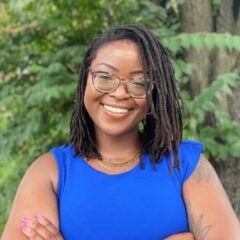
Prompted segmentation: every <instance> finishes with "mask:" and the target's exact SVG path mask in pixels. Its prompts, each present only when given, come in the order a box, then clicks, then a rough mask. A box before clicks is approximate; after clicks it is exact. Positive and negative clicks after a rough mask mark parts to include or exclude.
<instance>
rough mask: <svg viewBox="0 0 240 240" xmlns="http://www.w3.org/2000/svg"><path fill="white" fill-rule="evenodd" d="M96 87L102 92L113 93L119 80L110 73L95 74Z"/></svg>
mask: <svg viewBox="0 0 240 240" xmlns="http://www.w3.org/2000/svg"><path fill="white" fill-rule="evenodd" d="M93 83H94V87H95V88H96V89H97V90H99V91H101V92H111V91H113V90H115V89H116V88H117V86H118V79H116V78H115V77H113V76H111V75H110V74H108V73H101V72H97V73H94V82H93Z"/></svg>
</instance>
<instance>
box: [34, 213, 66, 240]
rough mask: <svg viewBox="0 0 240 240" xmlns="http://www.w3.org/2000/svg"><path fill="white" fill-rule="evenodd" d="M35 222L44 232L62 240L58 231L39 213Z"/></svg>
mask: <svg viewBox="0 0 240 240" xmlns="http://www.w3.org/2000/svg"><path fill="white" fill-rule="evenodd" d="M36 218H37V222H38V223H39V224H40V225H41V226H42V227H43V228H44V229H46V230H48V231H49V232H50V233H52V234H53V235H54V236H56V237H58V238H56V239H61V240H62V239H63V238H62V237H61V235H60V233H59V230H58V229H57V228H56V227H55V226H54V225H53V224H52V223H51V222H50V221H49V220H48V219H47V218H46V217H44V216H43V215H42V214H41V213H37V214H36Z"/></svg>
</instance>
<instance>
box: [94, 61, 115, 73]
mask: <svg viewBox="0 0 240 240" xmlns="http://www.w3.org/2000/svg"><path fill="white" fill-rule="evenodd" d="M99 65H104V66H107V67H109V68H111V69H113V70H114V71H116V72H119V70H118V69H117V68H115V67H114V66H112V65H110V64H108V63H104V62H103V63H99V64H97V66H99Z"/></svg>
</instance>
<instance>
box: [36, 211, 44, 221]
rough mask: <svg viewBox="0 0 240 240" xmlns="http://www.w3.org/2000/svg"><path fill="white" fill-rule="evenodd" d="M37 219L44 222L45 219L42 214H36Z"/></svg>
mask: <svg viewBox="0 0 240 240" xmlns="http://www.w3.org/2000/svg"><path fill="white" fill-rule="evenodd" d="M36 217H37V219H39V220H40V221H44V220H45V217H44V216H43V215H42V214H41V213H37V214H36Z"/></svg>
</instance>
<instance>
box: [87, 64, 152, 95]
mask: <svg viewBox="0 0 240 240" xmlns="http://www.w3.org/2000/svg"><path fill="white" fill-rule="evenodd" d="M89 72H90V73H91V75H92V83H93V86H94V88H95V89H96V90H97V91H98V92H101V93H111V92H114V91H115V90H116V89H117V88H118V87H119V84H120V82H126V89H127V93H128V94H129V95H130V96H131V97H133V98H138V99H142V98H145V97H146V96H148V95H149V93H150V92H151V91H152V90H153V87H154V86H153V83H150V81H149V79H146V80H145V81H148V82H149V84H150V87H149V89H148V91H147V93H146V94H145V95H143V96H135V95H133V94H132V93H130V92H129V91H128V83H129V82H130V81H132V80H133V79H131V78H123V77H119V76H117V75H115V74H112V73H108V72H104V71H94V70H92V69H91V68H89ZM96 73H106V74H109V75H110V76H112V77H114V78H116V79H118V80H119V81H118V84H117V86H116V87H115V88H113V89H112V90H109V91H107V90H106V91H102V90H100V89H98V88H97V87H96V86H95V84H94V80H95V77H96Z"/></svg>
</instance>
